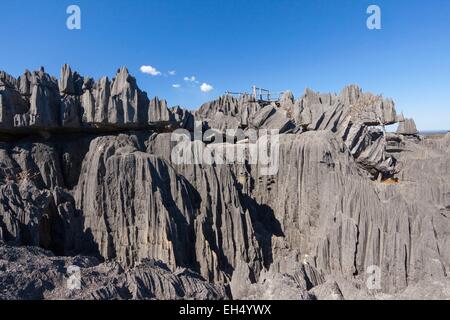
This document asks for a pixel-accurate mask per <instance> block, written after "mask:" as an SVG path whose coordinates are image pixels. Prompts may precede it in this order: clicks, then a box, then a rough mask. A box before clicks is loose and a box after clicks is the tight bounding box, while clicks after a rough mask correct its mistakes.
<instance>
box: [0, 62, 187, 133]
mask: <svg viewBox="0 0 450 320" xmlns="http://www.w3.org/2000/svg"><path fill="white" fill-rule="evenodd" d="M0 78H1V79H0V115H1V116H0V131H4V132H8V133H31V132H36V131H37V130H38V129H39V130H46V131H52V130H53V131H54V130H57V129H62V128H70V129H72V130H77V131H93V130H97V131H99V130H103V131H108V130H113V129H132V128H147V127H148V128H150V127H152V128H161V129H162V128H164V127H166V126H177V125H178V122H177V121H175V117H174V116H173V114H172V112H171V111H170V110H169V109H168V107H167V103H166V102H165V101H164V100H163V101H159V99H157V98H155V99H153V100H151V101H150V100H149V99H148V97H147V94H146V93H145V92H144V91H141V90H140V89H139V88H138V86H137V84H136V79H135V78H134V77H132V76H131V75H130V74H129V72H128V70H127V69H126V68H120V69H119V70H117V74H116V76H115V77H114V78H113V79H112V80H109V79H108V78H106V77H104V78H102V79H100V80H99V81H98V82H94V80H93V79H91V78H88V77H86V78H85V77H82V76H80V75H79V74H78V73H76V72H72V70H71V68H70V66H69V65H64V66H63V68H62V69H61V75H60V79H59V80H56V79H55V78H53V77H50V76H49V75H48V74H47V73H45V71H44V70H43V69H41V70H40V71H36V72H33V73H30V72H29V71H26V72H25V74H24V75H23V76H21V77H20V78H19V79H18V80H16V79H14V78H13V77H11V76H10V75H8V74H6V73H4V72H2V73H1V74H0ZM182 121H183V119H180V122H182Z"/></svg>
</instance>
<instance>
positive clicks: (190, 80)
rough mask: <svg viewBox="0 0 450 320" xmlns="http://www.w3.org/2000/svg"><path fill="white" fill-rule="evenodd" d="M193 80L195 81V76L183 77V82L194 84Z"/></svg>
mask: <svg viewBox="0 0 450 320" xmlns="http://www.w3.org/2000/svg"><path fill="white" fill-rule="evenodd" d="M195 80H196V78H195V76H190V77H184V81H189V82H195Z"/></svg>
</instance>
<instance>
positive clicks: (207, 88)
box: [200, 82, 214, 92]
mask: <svg viewBox="0 0 450 320" xmlns="http://www.w3.org/2000/svg"><path fill="white" fill-rule="evenodd" d="M213 89H214V87H213V86H212V85H210V84H207V83H204V82H203V83H202V85H201V86H200V90H202V92H210V91H212V90H213Z"/></svg>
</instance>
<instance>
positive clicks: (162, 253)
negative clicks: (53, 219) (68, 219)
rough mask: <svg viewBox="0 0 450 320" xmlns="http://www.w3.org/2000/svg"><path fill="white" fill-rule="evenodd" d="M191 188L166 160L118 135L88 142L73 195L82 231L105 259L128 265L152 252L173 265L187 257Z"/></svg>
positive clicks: (184, 262) (189, 256) (189, 253)
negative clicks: (143, 150) (80, 214)
mask: <svg viewBox="0 0 450 320" xmlns="http://www.w3.org/2000/svg"><path fill="white" fill-rule="evenodd" d="M191 193H192V190H191V189H190V186H189V185H188V183H187V181H186V180H185V179H184V178H183V177H182V176H180V175H178V174H177V173H176V172H175V170H173V169H172V168H171V167H170V166H169V165H168V164H167V163H165V162H164V161H163V160H161V159H158V158H157V157H155V156H153V155H150V154H147V153H144V152H141V151H139V149H138V145H137V142H136V141H135V140H133V137H129V136H126V135H119V136H117V137H111V136H109V137H108V136H106V137H101V138H97V139H95V140H93V141H92V142H91V145H90V148H89V152H88V153H87V154H86V157H85V160H84V161H83V166H82V169H81V173H80V180H79V182H78V186H77V189H76V193H75V200H76V203H77V207H78V208H79V209H80V210H82V211H83V215H84V231H85V233H87V234H88V235H92V239H93V245H94V246H95V248H94V250H96V251H98V252H99V254H100V255H101V256H102V257H104V258H105V259H108V260H109V259H117V261H119V262H122V263H124V264H127V265H132V264H135V263H136V262H139V261H141V260H142V259H143V258H147V257H152V258H155V259H160V260H162V261H165V262H166V263H167V264H168V265H169V266H170V267H177V266H186V265H189V263H190V262H191V259H192V247H190V245H191V243H192V238H193V234H192V220H193V218H194V213H195V212H194V207H193V205H192V203H191V198H192V197H193V196H192V195H191ZM106 199H107V200H106Z"/></svg>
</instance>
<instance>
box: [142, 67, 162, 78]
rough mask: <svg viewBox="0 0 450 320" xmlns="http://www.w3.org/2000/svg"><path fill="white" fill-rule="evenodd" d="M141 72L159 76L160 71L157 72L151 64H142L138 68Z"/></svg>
mask: <svg viewBox="0 0 450 320" xmlns="http://www.w3.org/2000/svg"><path fill="white" fill-rule="evenodd" d="M140 70H141V72H142V73H146V74H149V75H151V76H160V75H161V72H159V71H158V70H156V68H154V67H152V66H142V67H141V68H140Z"/></svg>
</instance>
